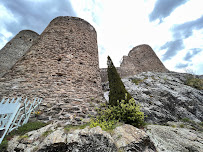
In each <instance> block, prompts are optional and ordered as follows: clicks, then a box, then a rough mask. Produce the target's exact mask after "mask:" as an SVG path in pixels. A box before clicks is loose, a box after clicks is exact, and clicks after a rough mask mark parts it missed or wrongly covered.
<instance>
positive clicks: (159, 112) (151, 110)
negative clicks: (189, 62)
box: [123, 72, 203, 123]
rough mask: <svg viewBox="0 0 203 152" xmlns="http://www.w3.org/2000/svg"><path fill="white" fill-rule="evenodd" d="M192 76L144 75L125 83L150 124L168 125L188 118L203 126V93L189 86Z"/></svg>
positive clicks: (182, 74) (169, 74)
mask: <svg viewBox="0 0 203 152" xmlns="http://www.w3.org/2000/svg"><path fill="white" fill-rule="evenodd" d="M188 76H189V74H184V73H175V72H170V73H155V72H144V73H141V74H138V75H134V76H133V77H129V78H126V79H123V82H124V84H125V86H126V89H127V90H128V91H129V93H130V94H131V95H132V96H133V98H134V99H135V100H137V101H138V102H139V103H140V104H141V106H142V108H143V111H144V113H145V114H146V115H147V116H148V117H147V118H146V121H147V122H150V123H165V122H168V121H179V120H180V119H184V118H189V119H190V120H192V121H195V122H201V121H203V90H197V89H195V88H192V87H190V86H187V85H185V81H186V79H187V77H188ZM133 81H134V82H135V83H133Z"/></svg>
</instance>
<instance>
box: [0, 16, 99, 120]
mask: <svg viewBox="0 0 203 152" xmlns="http://www.w3.org/2000/svg"><path fill="white" fill-rule="evenodd" d="M0 95H2V96H20V95H26V96H28V97H32V96H38V97H42V98H43V99H44V100H43V103H42V106H41V110H42V112H43V113H42V114H41V115H40V119H44V120H58V119H60V120H62V121H66V122H67V123H68V122H69V121H74V120H76V121H78V122H80V121H81V118H82V119H85V118H87V116H88V114H92V113H94V111H93V110H92V109H93V107H91V106H89V104H90V101H92V102H94V101H100V99H101V97H102V90H101V78H100V70H99V63H98V48H97V34H96V31H95V29H94V27H92V26H91V25H90V24H89V23H88V22H86V21H84V20H82V19H80V18H74V17H57V18H56V19H54V20H53V21H51V23H50V24H49V25H48V27H47V28H46V29H45V30H44V32H43V33H42V34H41V35H40V37H39V40H38V41H37V42H36V43H35V44H34V45H33V46H32V47H31V48H30V49H29V51H28V53H27V54H26V55H25V56H24V57H23V58H22V59H21V60H20V61H18V62H17V63H16V64H15V66H14V67H13V68H12V70H11V71H10V72H9V73H7V74H6V75H5V76H4V77H3V78H2V79H1V80H0ZM78 122H76V123H78ZM71 123H74V122H71Z"/></svg>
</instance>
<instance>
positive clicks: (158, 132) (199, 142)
mask: <svg viewBox="0 0 203 152" xmlns="http://www.w3.org/2000/svg"><path fill="white" fill-rule="evenodd" d="M147 134H148V135H149V136H150V139H151V141H152V142H153V143H154V144H155V146H156V148H157V150H158V151H160V152H161V151H165V152H203V133H202V132H198V131H194V130H191V129H185V128H174V127H169V126H160V125H149V126H147Z"/></svg>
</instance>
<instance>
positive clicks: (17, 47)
mask: <svg viewBox="0 0 203 152" xmlns="http://www.w3.org/2000/svg"><path fill="white" fill-rule="evenodd" d="M38 36H39V34H37V33H35V32H33V31H30V30H23V31H20V32H19V33H18V34H17V35H16V36H15V37H14V38H13V39H12V40H10V41H9V42H8V43H7V44H6V45H5V46H4V47H3V48H2V49H1V50H0V77H2V76H3V75H4V74H5V73H6V72H8V71H9V69H11V68H12V67H13V65H14V64H15V63H16V62H17V61H18V60H19V59H20V58H21V57H22V56H23V55H24V54H25V53H26V52H27V51H28V49H29V48H30V47H31V46H32V44H33V43H34V41H35V40H36V39H37V38H38Z"/></svg>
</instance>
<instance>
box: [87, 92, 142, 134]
mask: <svg viewBox="0 0 203 152" xmlns="http://www.w3.org/2000/svg"><path fill="white" fill-rule="evenodd" d="M117 103H118V104H117V106H111V105H105V106H103V107H101V108H98V109H96V110H97V114H98V116H97V117H96V118H93V119H92V120H91V122H90V127H96V126H100V127H101V128H102V129H103V130H109V129H114V128H116V126H118V124H119V122H121V123H126V124H131V125H133V126H136V127H140V126H143V125H144V113H143V112H141V111H140V106H139V104H137V105H136V103H135V100H134V99H133V98H131V99H130V100H129V101H127V94H126V96H125V99H124V100H121V101H117Z"/></svg>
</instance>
